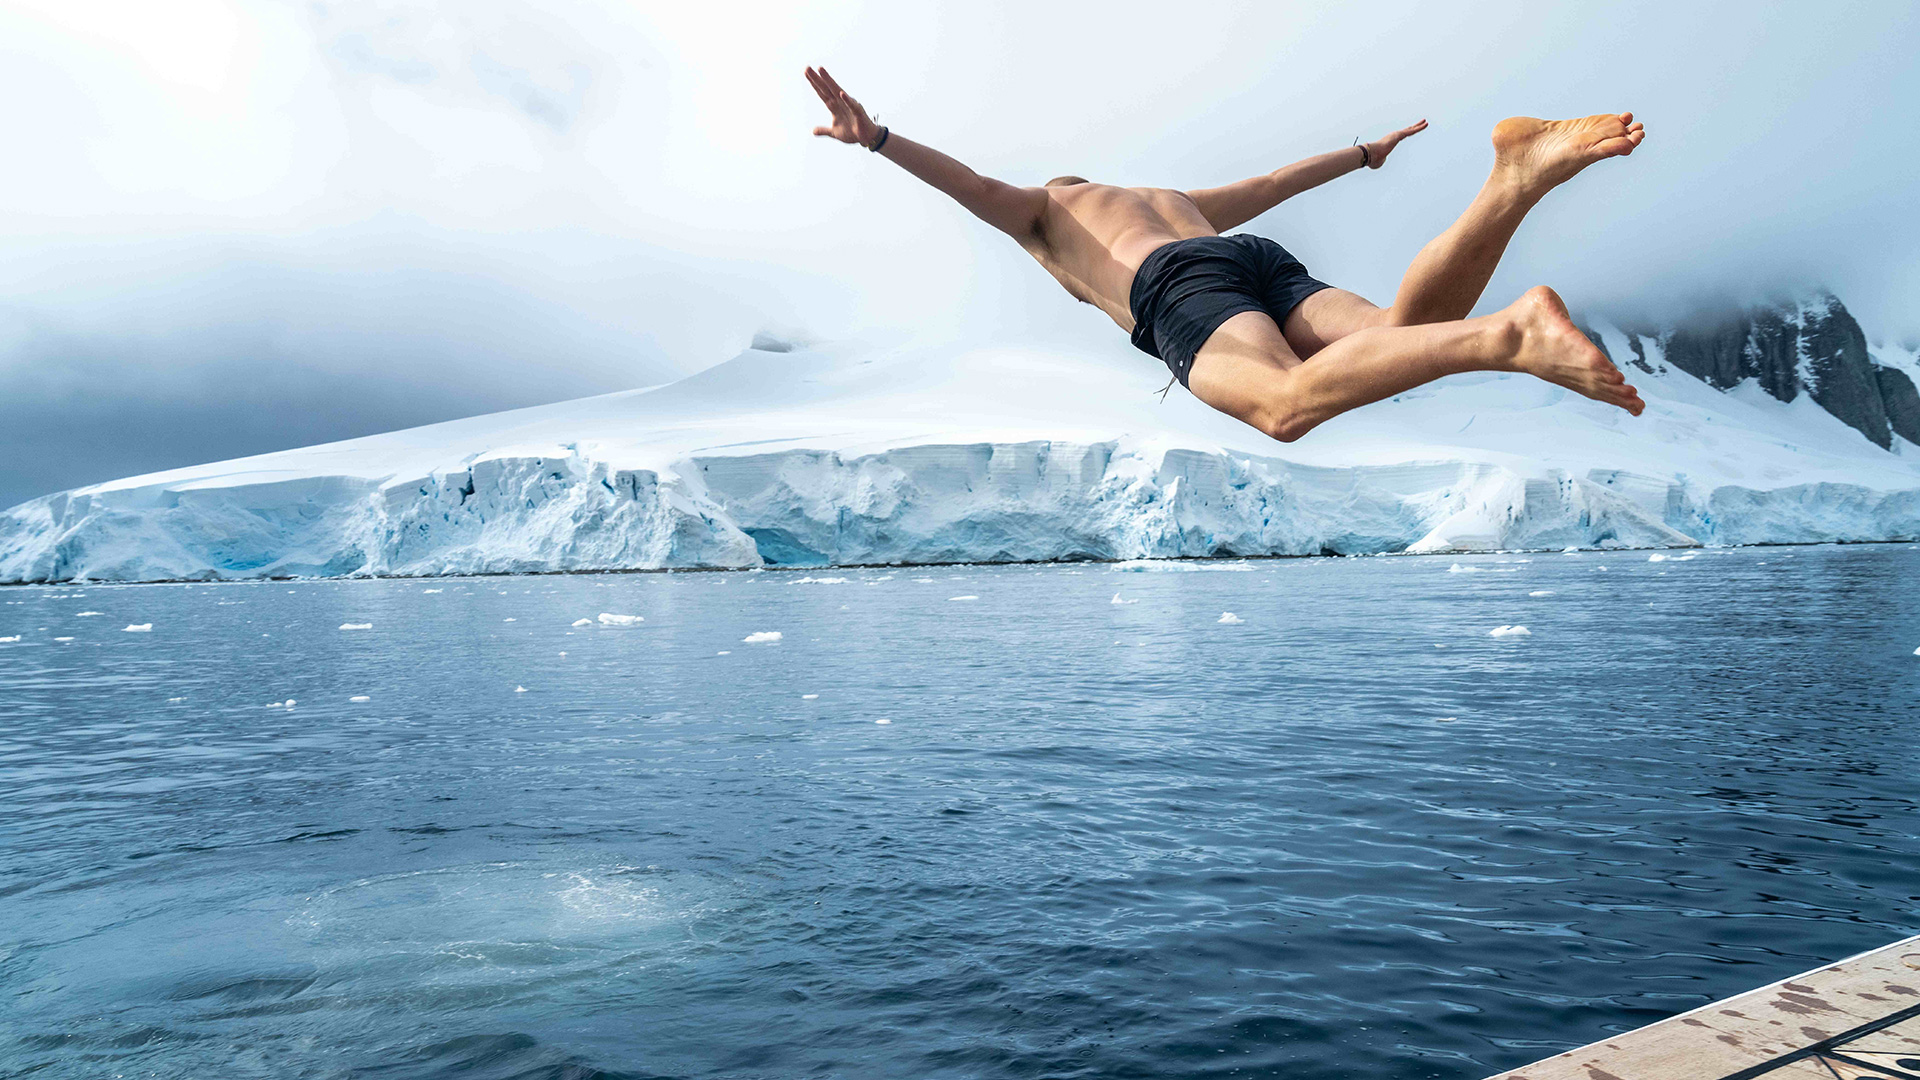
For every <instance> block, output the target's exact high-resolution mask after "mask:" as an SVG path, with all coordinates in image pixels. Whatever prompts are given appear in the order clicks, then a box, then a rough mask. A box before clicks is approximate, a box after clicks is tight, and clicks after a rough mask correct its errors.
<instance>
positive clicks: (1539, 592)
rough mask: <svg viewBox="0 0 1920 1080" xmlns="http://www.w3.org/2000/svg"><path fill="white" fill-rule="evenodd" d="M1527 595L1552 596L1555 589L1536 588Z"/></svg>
mask: <svg viewBox="0 0 1920 1080" xmlns="http://www.w3.org/2000/svg"><path fill="white" fill-rule="evenodd" d="M1527 595H1528V596H1552V595H1553V590H1552V589H1535V590H1533V591H1532V592H1530V593H1528V594H1527Z"/></svg>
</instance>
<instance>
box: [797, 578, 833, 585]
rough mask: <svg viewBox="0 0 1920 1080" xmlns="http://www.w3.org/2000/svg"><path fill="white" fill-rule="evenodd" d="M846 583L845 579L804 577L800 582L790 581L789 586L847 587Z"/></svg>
mask: <svg viewBox="0 0 1920 1080" xmlns="http://www.w3.org/2000/svg"><path fill="white" fill-rule="evenodd" d="M846 583H847V579H846V578H843V577H803V578H801V579H800V580H799V581H790V582H788V583H787V584H789V585H845V584H846Z"/></svg>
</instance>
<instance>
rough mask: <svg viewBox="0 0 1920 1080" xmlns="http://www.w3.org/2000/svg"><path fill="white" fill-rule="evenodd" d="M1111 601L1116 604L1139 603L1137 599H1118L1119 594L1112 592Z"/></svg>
mask: <svg viewBox="0 0 1920 1080" xmlns="http://www.w3.org/2000/svg"><path fill="white" fill-rule="evenodd" d="M1113 602H1114V603H1116V604H1137V603H1139V602H1140V601H1138V600H1122V599H1120V594H1119V593H1114V594H1113Z"/></svg>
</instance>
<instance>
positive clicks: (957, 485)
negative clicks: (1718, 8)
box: [0, 294, 1920, 582]
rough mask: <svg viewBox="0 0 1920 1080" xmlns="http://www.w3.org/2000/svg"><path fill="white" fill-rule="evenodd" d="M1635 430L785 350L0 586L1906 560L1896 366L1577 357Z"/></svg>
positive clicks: (1735, 328) (1675, 341) (1586, 414)
mask: <svg viewBox="0 0 1920 1080" xmlns="http://www.w3.org/2000/svg"><path fill="white" fill-rule="evenodd" d="M1594 337H1595V339H1596V340H1597V341H1599V342H1601V343H1602V345H1603V347H1605V348H1606V349H1607V350H1608V352H1609V353H1610V354H1611V355H1612V356H1613V357H1614V358H1615V359H1616V360H1618V361H1621V362H1622V363H1623V364H1625V365H1631V366H1632V367H1633V368H1637V369H1638V370H1636V371H1633V372H1632V376H1633V381H1634V382H1635V383H1636V384H1637V385H1638V386H1640V388H1641V392H1642V395H1643V396H1644V397H1645V398H1646V400H1647V402H1648V409H1647V412H1646V414H1645V415H1644V416H1641V417H1639V418H1634V417H1629V416H1627V415H1626V414H1625V413H1623V412H1620V411H1618V410H1615V409H1612V408H1609V407H1606V406H1602V405H1599V404H1596V403H1594V402H1590V401H1587V400H1585V399H1583V398H1580V397H1578V396H1576V395H1572V394H1570V393H1568V392H1566V391H1563V390H1560V389H1558V388H1556V387H1553V386H1550V385H1547V384H1544V383H1541V382H1538V381H1537V380H1534V379H1531V378H1526V377H1522V376H1509V375H1497V374H1485V375H1475V376H1456V377H1453V378H1450V379H1447V380H1444V381H1442V382H1440V383H1437V384H1433V385H1430V386H1427V387H1423V388H1421V389H1419V390H1416V391H1413V392H1411V393H1408V394H1403V395H1401V396H1400V397H1397V398H1395V399H1393V400H1391V401H1388V402H1383V403H1380V404H1378V405H1374V406H1370V407H1368V408H1365V409H1362V410H1359V411H1357V412H1354V413H1351V414H1348V415H1346V416H1343V417H1340V418H1338V419H1336V420H1334V421H1332V422H1330V423H1328V424H1326V425H1323V426H1322V427H1321V428H1319V429H1317V430H1316V431H1314V432H1313V433H1312V434H1311V435H1309V436H1308V437H1307V438H1305V439H1303V440H1301V441H1300V442H1297V443H1292V444H1285V445H1283V444H1280V443H1275V442H1271V441H1269V440H1267V439H1266V438H1265V437H1263V436H1261V435H1259V434H1258V433H1256V432H1254V431H1253V430H1251V429H1249V428H1245V427H1242V426H1241V425H1239V424H1237V423H1235V422H1234V421H1232V420H1229V419H1227V418H1225V417H1223V416H1220V415H1218V414H1216V413H1214V412H1212V411H1211V410H1208V409H1207V408H1206V407H1205V406H1202V405H1200V404H1199V403H1198V402H1196V401H1194V400H1193V399H1192V398H1190V397H1188V396H1186V395H1185V394H1183V393H1181V392H1179V391H1177V390H1176V392H1175V393H1173V394H1171V395H1169V396H1168V397H1167V398H1166V399H1165V400H1164V401H1162V400H1161V399H1160V398H1159V397H1158V396H1156V394H1155V393H1154V391H1155V390H1156V389H1157V388H1158V385H1159V383H1160V382H1161V381H1162V380H1163V379H1164V371H1163V369H1161V368H1160V366H1159V365H1157V364H1155V363H1153V362H1152V361H1150V360H1149V359H1148V358H1146V357H1144V356H1141V355H1139V354H1137V353H1134V352H1132V351H1130V350H1126V349H1125V348H1124V347H1114V348H1108V349H1105V350H1100V351H1094V350H1089V351H1086V352H1062V351H1058V350H1039V349H1031V348H969V347H957V346H946V347H911V346H891V347H881V346H873V345H862V344H855V343H842V344H834V345H823V346H815V347H808V348H793V347H790V346H788V345H785V344H783V343H781V342H777V341H773V340H770V339H762V340H757V341H756V347H755V348H752V349H749V350H748V351H746V352H744V353H742V354H740V355H739V356H737V357H735V358H733V359H732V360H729V361H727V362H726V363H723V364H720V365H718V366H716V367H713V368H710V369H708V370H706V371H703V372H701V373H699V374H697V375H694V376H692V377H689V378H687V379H683V380H681V381H680V382H676V383H672V384H669V385H665V386H659V387H651V388H647V389H642V390H631V391H626V392H623V393H617V394H608V395H605V396H602V397H595V398H585V399H582V400H578V401H569V402H563V403H559V404H555V405H546V406H541V407H538V408H531V409H519V410H514V411H512V412H504V413H497V414H494V415H490V416H479V417H473V418H470V419H466V420H457V421H452V422H449V423H444V424H433V425H430V426H427V427H420V428H413V429H409V430H406V431H397V432H392V433H390V434H386V435H376V436H371V437H368V438H363V439H353V440H349V441H347V442H339V443H330V444H327V445H323V446H314V447H307V448H304V449H299V450H288V451H283V452H280V453H274V454H265V455H261V456H258V457H251V458H242V459H238V460H235V461H226V462H219V463H216V464H211V465H201V466H195V467H193V468H187V469H176V470H173V471H170V472H163V473H153V474H150V475H146V476H138V477H132V478H129V479H125V480H117V481H113V482H111V483H106V484H96V485H93V486H91V487H85V488H79V489H76V490H74V491H69V492H62V493H60V494H56V495H49V496H46V497H43V498H39V499H34V500H32V501H30V502H26V503H22V504H21V505H19V506H16V507H13V508H12V509H10V510H7V511H5V512H4V513H0V581H9V582H21V581H64V580H71V579H90V580H130V581H142V580H160V579H181V578H195V579H214V578H248V577H267V576H287V575H349V574H456V573H491V572H524V571H552V570H597V569H635V568H658V567H723V566H731V567H739V566H761V565H821V564H848V563H896V562H897V563H919V562H947V561H990V560H1038V559H1076V558H1136V557H1156V556H1211V555H1252V554H1316V553H1322V552H1338V553H1355V552H1380V551H1403V550H1411V551H1449V550H1483V549H1494V548H1560V547H1565V546H1569V545H1583V546H1591V545H1599V546H1668V545H1688V544H1742V543H1756V542H1796V541H1821V540H1885V539H1904V538H1912V537H1915V536H1920V452H1917V451H1916V447H1915V442H1916V441H1920V440H1917V437H1920V396H1917V395H1916V393H1915V390H1914V378H1915V377H1916V376H1917V375H1920V362H1917V361H1916V357H1915V355H1914V352H1913V351H1912V350H1902V349H1899V348H1891V349H1882V350H1879V351H1878V352H1877V353H1876V352H1873V351H1871V350H1869V349H1868V347H1867V344H1866V339H1865V336H1864V335H1863V334H1862V333H1861V331H1860V328H1859V326H1858V325H1857V324H1855V323H1854V321H1853V319H1852V317H1851V316H1850V315H1848V314H1847V312H1846V309H1845V308H1844V307H1843V306H1842V305H1841V304H1840V302H1839V301H1838V300H1837V299H1835V298H1833V297H1832V296H1829V295H1825V294H1822V295H1818V296H1815V297H1812V298H1810V299H1807V300H1804V301H1802V302H1799V303H1796V304H1791V305H1785V306H1775V307H1766V308H1759V309H1754V310H1749V311H1746V312H1742V313H1740V314H1739V315H1737V316H1730V317H1728V318H1726V319H1723V320H1719V321H1718V322H1714V323H1710V324H1708V323H1702V324H1698V325H1690V326H1687V327H1679V328H1666V329H1660V330H1654V329H1649V328H1637V329H1636V328H1627V329H1622V328H1619V327H1614V326H1608V325H1603V324H1596V325H1595V329H1594Z"/></svg>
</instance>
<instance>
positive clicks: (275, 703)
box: [267, 701, 287, 709]
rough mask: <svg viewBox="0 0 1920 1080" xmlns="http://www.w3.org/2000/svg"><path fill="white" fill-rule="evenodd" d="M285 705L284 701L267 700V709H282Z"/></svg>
mask: <svg viewBox="0 0 1920 1080" xmlns="http://www.w3.org/2000/svg"><path fill="white" fill-rule="evenodd" d="M286 707H287V703H286V702H284V701H269V702H267V708H269V709H284V708H286Z"/></svg>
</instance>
